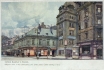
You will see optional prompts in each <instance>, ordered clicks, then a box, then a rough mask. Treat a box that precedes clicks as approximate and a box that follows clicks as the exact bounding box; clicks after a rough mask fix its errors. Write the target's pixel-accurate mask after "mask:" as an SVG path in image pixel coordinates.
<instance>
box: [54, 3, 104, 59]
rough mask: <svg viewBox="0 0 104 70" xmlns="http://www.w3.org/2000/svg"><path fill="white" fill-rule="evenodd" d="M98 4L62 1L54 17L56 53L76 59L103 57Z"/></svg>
mask: <svg viewBox="0 0 104 70" xmlns="http://www.w3.org/2000/svg"><path fill="white" fill-rule="evenodd" d="M102 4H103V3H102V2H65V3H64V5H62V6H60V7H59V14H58V15H57V17H56V18H57V37H58V49H57V51H58V52H57V53H58V55H61V56H67V57H72V58H78V59H102V58H103V11H102V10H103V8H102V7H103V6H102Z"/></svg>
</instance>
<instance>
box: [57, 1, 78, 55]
mask: <svg viewBox="0 0 104 70" xmlns="http://www.w3.org/2000/svg"><path fill="white" fill-rule="evenodd" d="M77 7H78V5H77V4H75V3H74V2H66V3H65V4H64V5H62V6H60V7H59V14H58V15H57V36H58V54H59V55H65V54H66V55H67V56H72V47H73V45H75V44H76V24H77V21H76V20H77V18H76V9H77ZM65 42H66V45H65Z"/></svg>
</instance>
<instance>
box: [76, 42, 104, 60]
mask: <svg viewBox="0 0 104 70" xmlns="http://www.w3.org/2000/svg"><path fill="white" fill-rule="evenodd" d="M78 45H79V57H80V58H81V59H83V58H84V57H86V58H84V59H100V58H102V53H103V52H102V51H103V50H102V49H103V46H102V43H101V42H100V41H88V42H83V43H78Z"/></svg>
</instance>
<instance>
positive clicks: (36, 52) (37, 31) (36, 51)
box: [36, 29, 39, 59]
mask: <svg viewBox="0 0 104 70" xmlns="http://www.w3.org/2000/svg"><path fill="white" fill-rule="evenodd" d="M36 53H37V59H39V51H38V29H37V48H36Z"/></svg>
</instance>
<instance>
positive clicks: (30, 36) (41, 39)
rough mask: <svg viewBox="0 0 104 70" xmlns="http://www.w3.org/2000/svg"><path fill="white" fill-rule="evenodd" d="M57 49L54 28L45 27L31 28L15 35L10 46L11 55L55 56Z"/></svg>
mask: <svg viewBox="0 0 104 70" xmlns="http://www.w3.org/2000/svg"><path fill="white" fill-rule="evenodd" d="M56 50H57V37H56V30H55V29H52V30H51V29H50V28H46V27H42V25H41V29H39V28H33V29H31V30H30V31H28V32H27V33H25V34H23V35H21V36H17V38H16V39H15V41H14V43H13V46H12V48H11V54H13V56H22V55H23V56H24V57H25V56H37V52H39V53H40V54H39V56H47V55H48V56H49V55H50V56H55V55H56Z"/></svg>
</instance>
